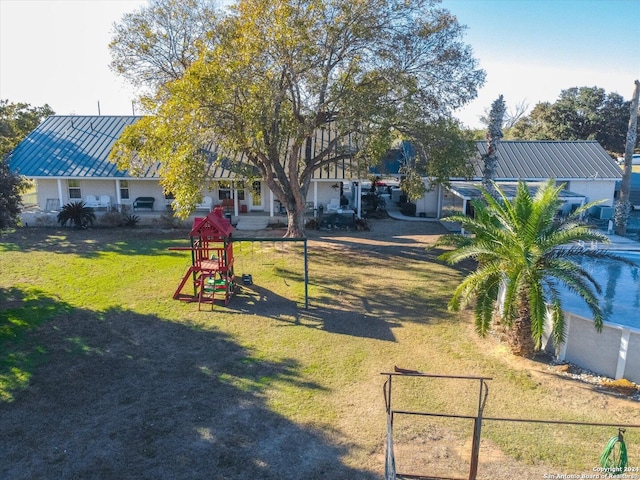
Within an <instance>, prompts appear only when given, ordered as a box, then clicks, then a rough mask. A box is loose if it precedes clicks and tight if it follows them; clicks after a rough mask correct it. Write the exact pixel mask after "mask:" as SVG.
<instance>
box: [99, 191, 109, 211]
mask: <svg viewBox="0 0 640 480" xmlns="http://www.w3.org/2000/svg"><path fill="white" fill-rule="evenodd" d="M99 203H100V208H104V209H105V210H109V209H110V208H111V197H110V196H109V195H100V202H99Z"/></svg>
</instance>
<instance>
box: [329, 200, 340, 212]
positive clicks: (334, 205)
mask: <svg viewBox="0 0 640 480" xmlns="http://www.w3.org/2000/svg"><path fill="white" fill-rule="evenodd" d="M339 208H340V199H339V198H332V199H331V200H330V201H329V203H327V212H328V213H336V212H337V211H338V209H339Z"/></svg>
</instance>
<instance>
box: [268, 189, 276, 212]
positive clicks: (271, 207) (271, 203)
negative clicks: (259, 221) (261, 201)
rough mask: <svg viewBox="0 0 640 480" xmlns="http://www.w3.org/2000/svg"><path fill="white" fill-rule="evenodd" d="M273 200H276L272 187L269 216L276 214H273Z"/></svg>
mask: <svg viewBox="0 0 640 480" xmlns="http://www.w3.org/2000/svg"><path fill="white" fill-rule="evenodd" d="M273 202H274V198H273V192H272V191H271V189H269V216H270V217H273V216H275V215H274V214H273Z"/></svg>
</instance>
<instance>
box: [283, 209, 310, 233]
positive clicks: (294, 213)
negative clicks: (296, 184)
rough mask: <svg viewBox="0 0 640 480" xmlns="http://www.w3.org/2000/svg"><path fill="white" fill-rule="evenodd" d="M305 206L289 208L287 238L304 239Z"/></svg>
mask: <svg viewBox="0 0 640 480" xmlns="http://www.w3.org/2000/svg"><path fill="white" fill-rule="evenodd" d="M304 226H305V205H302V206H300V205H297V204H296V205H295V208H292V209H289V208H287V233H286V234H285V235H284V236H285V237H287V238H304V230H305V228H304Z"/></svg>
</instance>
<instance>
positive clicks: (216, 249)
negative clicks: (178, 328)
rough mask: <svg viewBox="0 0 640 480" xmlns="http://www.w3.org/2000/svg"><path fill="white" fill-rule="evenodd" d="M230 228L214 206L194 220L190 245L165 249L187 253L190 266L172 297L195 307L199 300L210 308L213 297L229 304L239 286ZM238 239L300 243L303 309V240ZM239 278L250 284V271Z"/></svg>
mask: <svg viewBox="0 0 640 480" xmlns="http://www.w3.org/2000/svg"><path fill="white" fill-rule="evenodd" d="M233 231H234V228H233V225H231V222H230V220H229V219H228V218H227V217H225V216H224V210H223V208H222V207H220V206H218V207H215V208H214V209H213V211H211V212H210V213H209V214H208V215H207V216H206V217H196V218H195V219H194V221H193V228H192V229H191V232H190V233H189V238H190V239H191V246H190V247H170V248H169V250H178V251H190V252H191V265H190V266H189V268H188V269H187V271H186V273H185V274H184V276H183V277H182V280H181V281H180V284H179V285H178V288H177V289H176V291H175V292H174V294H173V298H174V299H175V300H182V301H186V302H198V310H200V309H201V307H202V304H203V303H204V304H210V305H211V309H212V310H213V306H214V304H215V301H216V300H222V301H224V304H225V305H228V304H229V302H230V300H231V298H232V297H233V295H234V294H235V293H236V292H237V290H238V288H239V284H238V283H237V278H236V276H235V273H234V260H235V259H234V254H233V243H234V239H233V238H232V235H233ZM238 241H243V242H246V241H249V242H265V241H268V242H282V241H302V242H304V281H305V308H308V306H309V297H308V283H309V278H308V263H307V241H306V239H291V238H281V239H274V238H243V239H239V240H238ZM241 281H242V283H243V284H245V285H251V284H252V283H253V278H252V276H251V274H245V273H243V274H242V276H241ZM187 285H190V287H191V288H190V289H189V290H187V288H186V287H187Z"/></svg>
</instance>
